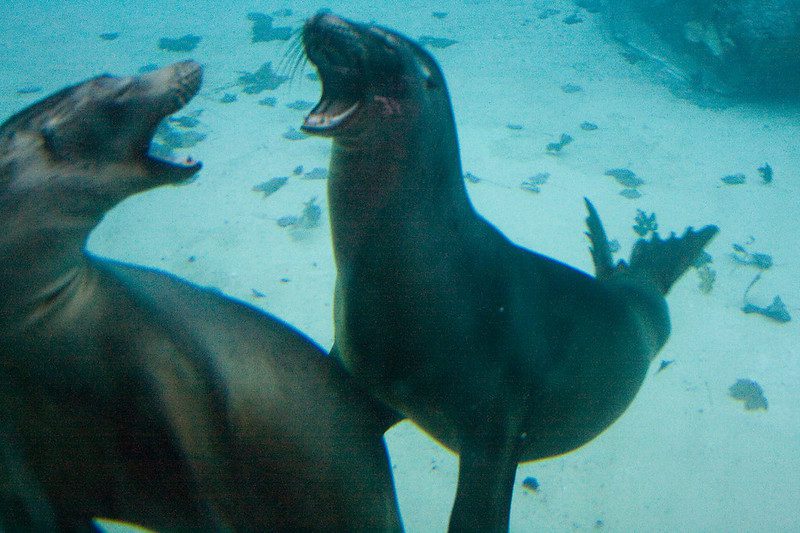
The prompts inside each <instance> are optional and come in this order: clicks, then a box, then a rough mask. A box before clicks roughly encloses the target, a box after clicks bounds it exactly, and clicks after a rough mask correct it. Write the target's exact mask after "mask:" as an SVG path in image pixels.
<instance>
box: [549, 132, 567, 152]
mask: <svg viewBox="0 0 800 533" xmlns="http://www.w3.org/2000/svg"><path fill="white" fill-rule="evenodd" d="M572 141H573V138H572V135H570V134H569V133H562V134H561V138H559V140H558V141H557V142H551V143H548V144H547V146H546V150H547V152H548V153H551V154H557V153H559V152H560V151H561V150H562V149H563V148H564V147H565V146H566V145H568V144H569V143H571V142H572Z"/></svg>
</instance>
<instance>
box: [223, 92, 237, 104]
mask: <svg viewBox="0 0 800 533" xmlns="http://www.w3.org/2000/svg"><path fill="white" fill-rule="evenodd" d="M236 100H238V97H237V96H236V95H235V94H233V93H225V94H223V95H222V98H220V99H219V102H220V103H221V104H232V103H233V102H235V101H236Z"/></svg>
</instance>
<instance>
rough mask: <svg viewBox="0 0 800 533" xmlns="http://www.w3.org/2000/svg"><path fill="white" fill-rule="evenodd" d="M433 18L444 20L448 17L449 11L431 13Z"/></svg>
mask: <svg viewBox="0 0 800 533" xmlns="http://www.w3.org/2000/svg"><path fill="white" fill-rule="evenodd" d="M431 16H432V17H433V18H435V19H439V20H442V19H443V18H445V17H446V16H447V11H434V12H433V13H431Z"/></svg>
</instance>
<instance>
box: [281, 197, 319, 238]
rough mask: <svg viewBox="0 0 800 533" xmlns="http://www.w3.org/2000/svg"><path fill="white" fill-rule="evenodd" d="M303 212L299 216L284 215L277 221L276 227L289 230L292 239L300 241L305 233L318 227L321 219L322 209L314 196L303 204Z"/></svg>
mask: <svg viewBox="0 0 800 533" xmlns="http://www.w3.org/2000/svg"><path fill="white" fill-rule="evenodd" d="M304 205H305V207H303V212H302V213H301V214H300V216H295V215H286V216H282V217H280V218H279V219H278V225H279V226H280V227H282V228H290V229H291V235H292V238H293V239H296V240H297V239H301V238H303V237H304V236H305V235H306V234H307V231H308V230H310V229H313V228H316V227H317V226H319V222H320V220H321V219H322V208H321V207H320V206H319V204H317V197H316V196H314V197H313V198H311V199H310V200H309V201H308V202H305V203H304Z"/></svg>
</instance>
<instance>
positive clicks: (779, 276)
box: [0, 0, 800, 533]
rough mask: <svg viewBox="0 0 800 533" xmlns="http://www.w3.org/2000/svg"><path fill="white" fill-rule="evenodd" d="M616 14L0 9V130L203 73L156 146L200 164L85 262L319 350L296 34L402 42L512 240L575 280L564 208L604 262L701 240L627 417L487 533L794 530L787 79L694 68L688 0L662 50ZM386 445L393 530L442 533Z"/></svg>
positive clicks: (432, 501) (404, 465)
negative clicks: (48, 102)
mask: <svg viewBox="0 0 800 533" xmlns="http://www.w3.org/2000/svg"><path fill="white" fill-rule="evenodd" d="M741 3H743V2H741ZM640 4H644V2H642V1H636V2H634V1H627V2H623V1H622V0H619V1H616V2H615V1H614V0H609V3H605V2H602V1H595V2H588V1H586V0H583V1H580V2H578V4H576V3H575V2H573V1H572V0H553V1H544V0H537V1H526V2H522V1H477V0H466V1H464V0H462V1H446V0H441V1H434V2H431V1H428V2H422V1H403V2H398V1H385V0H371V1H369V2H366V1H360V0H352V1H348V2H338V3H329V4H318V3H314V2H307V1H298V2H278V1H274V2H273V1H271V2H265V1H240V0H234V1H230V0H228V1H224V2H220V1H212V0H199V1H198V0H193V1H176V0H169V1H167V0H164V1H161V2H157V1H155V0H139V1H137V2H135V3H133V2H120V1H110V0H109V1H101V0H64V1H55V0H47V1H44V0H39V1H37V2H30V1H21V0H3V2H2V6H0V117H2V120H4V119H5V118H6V117H8V116H9V115H11V114H12V113H14V112H16V111H18V110H20V109H22V108H23V107H26V106H28V105H30V104H31V103H33V102H34V101H36V100H38V99H40V98H42V97H44V96H46V95H47V94H49V93H52V92H54V91H56V90H58V89H60V88H61V87H63V86H65V85H68V84H72V83H76V82H79V81H81V80H83V79H85V78H88V77H92V76H95V75H97V74H100V73H103V72H109V73H112V74H115V75H129V74H136V73H137V72H142V71H146V70H148V69H152V68H153V67H154V66H163V65H165V64H167V63H171V62H174V61H177V60H181V59H186V58H193V59H195V60H197V61H199V62H201V63H202V64H203V65H204V67H205V82H204V87H203V89H202V91H201V94H200V95H199V96H198V97H197V98H195V99H194V100H193V101H192V103H190V104H189V106H188V107H187V108H186V109H185V110H183V111H182V112H181V113H180V115H179V118H180V117H183V118H180V120H172V121H168V122H167V123H166V125H165V126H164V128H163V129H162V132H161V134H160V136H159V139H160V142H161V143H162V145H163V147H164V149H171V150H175V151H178V152H181V153H191V154H192V156H194V157H196V158H198V159H200V160H202V161H203V163H204V169H203V170H202V171H201V173H200V175H199V177H198V178H197V179H196V180H195V181H193V182H192V183H191V184H188V185H183V186H179V187H169V188H160V189H157V190H154V191H151V192H148V193H144V194H141V195H138V196H136V197H133V198H130V199H129V200H127V201H125V202H124V203H123V204H121V205H120V206H118V207H117V208H116V209H114V210H113V211H112V212H111V213H109V214H108V216H106V218H105V220H104V221H103V223H102V224H101V225H100V226H99V227H98V228H97V230H96V231H95V232H94V234H93V235H92V238H91V240H90V243H89V250H90V251H91V252H92V253H95V254H98V255H102V256H107V257H111V258H114V259H117V260H122V261H129V262H132V263H137V264H141V265H147V266H153V267H157V268H160V269H164V270H166V271H169V272H173V273H175V274H177V275H180V276H182V277H185V278H186V279H188V280H191V281H193V282H195V283H197V284H199V285H203V286H211V287H215V288H217V289H219V290H220V291H222V292H223V293H225V294H228V295H230V296H232V297H234V298H237V299H240V300H243V301H246V302H248V303H250V304H253V305H256V306H259V307H261V308H263V309H265V310H267V311H269V312H270V313H273V314H274V315H276V316H278V317H280V318H282V319H284V320H286V321H288V322H289V323H291V324H293V325H294V326H296V327H298V328H299V329H300V330H302V331H303V332H305V333H307V334H308V335H310V336H311V337H313V338H314V339H315V340H316V341H317V342H319V343H320V344H321V345H323V346H324V347H326V348H330V346H331V344H332V342H333V329H332V319H331V315H332V309H331V303H332V301H331V300H332V289H333V281H334V276H335V272H334V265H333V258H332V254H331V245H330V235H329V226H328V222H327V215H328V212H327V201H326V180H325V172H326V171H325V168H326V166H327V163H328V157H329V150H330V142H329V141H326V140H324V139H317V138H310V137H309V138H305V137H304V136H303V135H302V134H299V133H298V128H299V126H300V124H301V123H302V120H303V117H304V115H305V113H307V112H308V111H309V110H310V108H311V106H313V105H314V103H316V101H317V100H318V98H319V90H320V86H319V82H318V81H317V80H316V79H315V77H314V76H313V69H312V68H311V67H310V66H308V65H306V66H303V65H302V64H297V63H296V61H295V60H296V56H295V55H292V53H291V49H292V47H293V46H296V44H297V43H296V38H297V34H296V31H297V30H298V29H299V28H300V27H301V26H302V23H303V21H304V19H305V18H307V17H309V16H311V15H312V14H314V13H315V12H316V11H317V10H319V9H320V8H323V7H324V8H330V9H332V10H333V11H334V12H336V13H337V14H339V15H342V16H346V17H349V18H352V19H355V20H360V21H373V20H374V21H376V22H378V23H380V24H382V25H385V26H389V27H391V28H394V29H396V30H398V31H400V32H402V33H405V34H407V35H409V36H411V37H414V38H420V39H421V40H422V42H424V43H425V44H426V46H427V47H428V49H429V50H431V51H432V52H433V54H434V55H435V57H436V58H437V60H438V61H439V62H440V64H441V66H442V68H443V70H444V72H445V75H446V77H447V80H448V85H449V88H450V93H451V97H452V100H453V105H454V109H455V116H456V121H457V125H458V128H459V138H460V141H461V154H462V161H463V167H464V170H465V172H466V173H468V175H467V177H466V179H467V182H468V185H467V186H468V191H469V194H470V197H471V199H472V201H473V202H474V204H475V206H476V208H477V210H478V211H479V212H480V213H481V214H482V215H483V216H485V217H486V218H487V219H488V220H489V221H491V222H492V223H493V224H495V225H496V226H497V227H498V228H500V229H501V230H502V231H503V232H504V233H505V234H506V235H507V236H508V237H509V238H510V239H512V240H513V241H514V242H516V243H518V244H520V245H522V246H524V247H527V248H530V249H533V250H536V251H538V252H541V253H544V254H547V255H549V256H552V257H555V258H557V259H559V260H561V261H564V262H566V263H568V264H571V265H574V266H576V267H578V268H581V269H583V270H586V271H592V264H591V257H590V255H589V252H588V241H587V239H586V238H585V236H584V233H583V232H584V218H585V216H586V213H585V209H584V205H583V197H587V198H589V199H591V200H592V202H593V203H594V204H595V205H596V207H597V208H598V211H599V212H600V215H601V218H602V219H603V222H604V224H605V226H606V230H607V232H608V234H609V237H610V238H611V239H616V240H617V241H618V243H619V245H620V250H619V254H618V256H619V257H627V256H628V254H629V251H630V247H631V245H632V244H633V243H634V242H635V240H636V239H637V238H638V237H639V235H640V234H647V233H648V232H649V231H651V230H653V229H654V228H655V225H656V224H657V226H658V231H659V232H660V233H661V234H662V235H664V234H668V233H669V232H670V231H676V232H682V231H683V229H684V228H685V227H686V226H689V225H692V226H695V227H699V226H702V225H705V224H716V225H718V226H719V227H720V230H721V231H720V234H719V235H718V236H717V237H716V238H715V240H714V241H713V242H712V243H711V245H710V246H709V247H708V251H709V254H710V257H707V258H705V261H704V262H702V264H698V265H696V268H694V269H691V270H690V271H689V272H688V273H687V274H686V275H685V276H684V277H683V278H682V279H681V280H680V281H679V282H678V283H677V284H676V286H675V287H674V288H673V290H672V292H671V293H670V296H669V297H668V302H669V306H670V310H671V318H672V325H673V332H672V336H671V338H670V340H669V342H668V343H667V345H666V346H665V348H664V349H663V350H662V351H661V352H660V354H659V356H658V358H657V359H656V361H655V362H654V363H653V367H652V369H651V372H650V375H649V376H648V378H647V380H646V381H645V383H644V385H643V386H642V389H641V391H640V392H639V394H638V396H637V398H636V400H635V401H634V403H633V404H632V405H631V406H630V408H629V409H628V410H627V411H626V412H625V414H624V415H623V416H622V417H621V418H620V419H619V420H618V421H617V422H616V423H615V424H613V425H612V426H611V427H610V428H609V429H608V430H607V431H605V432H604V433H603V434H602V435H600V436H599V437H598V438H597V439H595V440H594V441H592V442H590V443H589V444H588V445H586V446H585V447H583V448H581V449H579V450H577V451H575V452H573V453H570V454H568V455H565V456H563V457H559V458H554V459H550V460H544V461H541V462H537V463H527V464H523V465H521V466H520V468H519V470H518V473H517V480H516V488H515V493H514V500H513V503H512V511H511V531H515V532H524V531H571V530H586V529H601V530H606V531H675V530H679V531H800V516H799V514H800V513H799V512H798V509H800V453H798V452H800V386H798V385H799V384H800V348H799V346H800V327H798V322H799V321H800V319H799V318H798V317H800V246H798V244H797V240H798V239H797V225H798V221H799V220H800V149H798V139H800V89H799V88H797V87H796V85H794V86H793V85H792V84H796V82H797V72H789V71H788V70H787V71H786V75H785V76H782V75H781V70H780V68H782V67H781V65H778V68H776V72H777V74H774V73H769V72H767V73H766V74H765V71H763V69H762V70H757V69H754V72H755V74H752V75H750V74H748V75H747V76H745V78H746V79H747V83H744V82H742V83H739V82H741V80H740V79H724V75H722V74H720V72H721V70H720V69H724V68H725V67H726V65H725V64H712V63H713V62H714V61H716V60H717V59H719V58H724V57H725V54H726V53H727V52H726V50H728V49H730V48H732V47H734V46H735V44H736V42H737V41H736V40H735V35H734V36H732V35H733V34H730V35H727V34H726V33H725V31H724V28H723V26H722V25H721V24H717V23H710V22H708V20H712V19H704V18H702V17H701V15H703V13H705V11H704V10H703V9H699V10H694V7H693V6H692V4H693V3H691V2H689V3H688V5H689V7H688V8H686V9H685V10H684V11H685V12H686V13H690V15H691V16H689V19H691V20H689V19H687V20H685V21H680V22H679V25H680V32H679V37H678V38H677V40H678V41H680V39H683V40H684V41H686V44H687V48H686V49H683V50H678V52H677V53H676V38H675V37H674V35H670V34H669V32H668V31H666V30H664V28H660V27H658V24H655V25H654V24H652V21H648V20H647V17H646V16H644V11H637V9H638V8H639V7H641V6H640ZM652 4H659V5H660V4H662V3H659V2H652ZM686 4H687V2H676V3H674V5H675V6H677V7H680V6H681V5H686ZM694 4H697V6H710V5H712V4H714V2H711V1H707V2H702V1H700V0H698V1H697V2H695V3H694ZM766 4H768V5H783V6H789V8H792V9H796V11H790V12H789V18H791V16H795V18H797V13H800V4H799V3H798V2H797V1H796V0H789V1H784V2H778V1H777V0H775V1H773V2H771V3H766ZM775 9H778V8H777V7H776V8H775ZM698 13H699V14H698ZM640 15H641V16H640ZM656 15H659V14H658V13H656V14H655V15H654V16H656ZM695 15H696V16H697V17H700V18H697V19H692V18H691V17H692V16H695ZM659 16H662V19H658V20H664V19H663V13H662V14H661V15H659ZM710 16H711V15H709V17H710ZM714 16H717V17H719V16H720V15H719V14H718V13H717V14H715V15H714ZM784 18H786V17H784ZM634 19H635V20H634ZM716 20H719V19H716ZM648 22H651V24H649V26H648ZM640 23H641V24H640ZM776 24H777V23H776ZM648 28H649V29H648ZM651 31H652V33H650V32H651ZM770 31H771V30H770V28H769V27H765V28H764V32H765V35H771V34H770ZM798 31H799V32H800V30H798ZM798 42H800V40H799V41H798ZM692 47H693V48H692ZM792 51H793V52H796V53H797V55H798V57H800V46H798V47H797V48H795V49H793V50H792V49H791V47H790V48H789V52H792ZM692 52H697V53H695V54H694V55H692ZM703 53H706V54H707V57H708V64H703V57H704V56H703ZM779 53H780V51H778V52H776V54H779ZM742 61H744V63H742V64H733V65H727V67H729V68H732V69H735V68H738V69H740V70H739V72H741V69H742V68H744V67H743V66H742V65H746V64H748V63H747V61H751V63H752V61H754V59H752V58H750V59H748V58H744V59H742ZM757 75H764V76H768V77H769V79H768V80H766V81H769V83H766V81H765V82H764V85H763V89H764V94H760V93H759V88H760V87H761V86H760V85H759V83H757V80H756V82H754V81H753V80H754V79H755V78H754V76H757ZM776 86H778V87H784V88H786V86H788V89H789V90H788V91H785V92H787V93H788V94H780V95H778V96H773V95H772V92H775V91H774V90H773V89H774V88H775V87H776ZM792 87H794V89H795V90H794V93H793V94H792ZM768 90H769V91H770V94H769V95H768V94H766V91H768ZM778 92H780V91H778ZM276 178H278V179H276ZM284 178H285V179H284ZM776 297H778V299H777V300H776ZM744 311H749V312H747V313H746V312H744ZM189 312H190V311H189ZM387 442H388V446H389V451H390V454H391V461H392V466H393V471H394V475H395V483H396V486H397V490H398V497H399V501H400V507H401V511H402V514H403V520H404V524H405V527H406V529H407V530H408V531H409V532H412V533H413V532H427V531H432V532H438V531H444V530H446V527H447V520H448V515H449V512H450V508H451V505H452V500H453V497H454V494H455V486H456V476H457V459H456V457H455V456H453V455H452V454H450V453H449V452H447V451H446V450H444V448H442V447H440V446H439V445H438V444H436V443H435V442H434V441H432V440H431V439H430V438H429V437H427V436H426V435H425V434H423V433H422V432H420V431H419V430H418V429H416V427H415V426H414V425H413V424H411V423H409V422H403V423H401V424H399V425H398V426H396V427H395V428H393V429H392V430H391V431H390V432H389V433H388V434H387ZM310 490H313V487H310Z"/></svg>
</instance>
